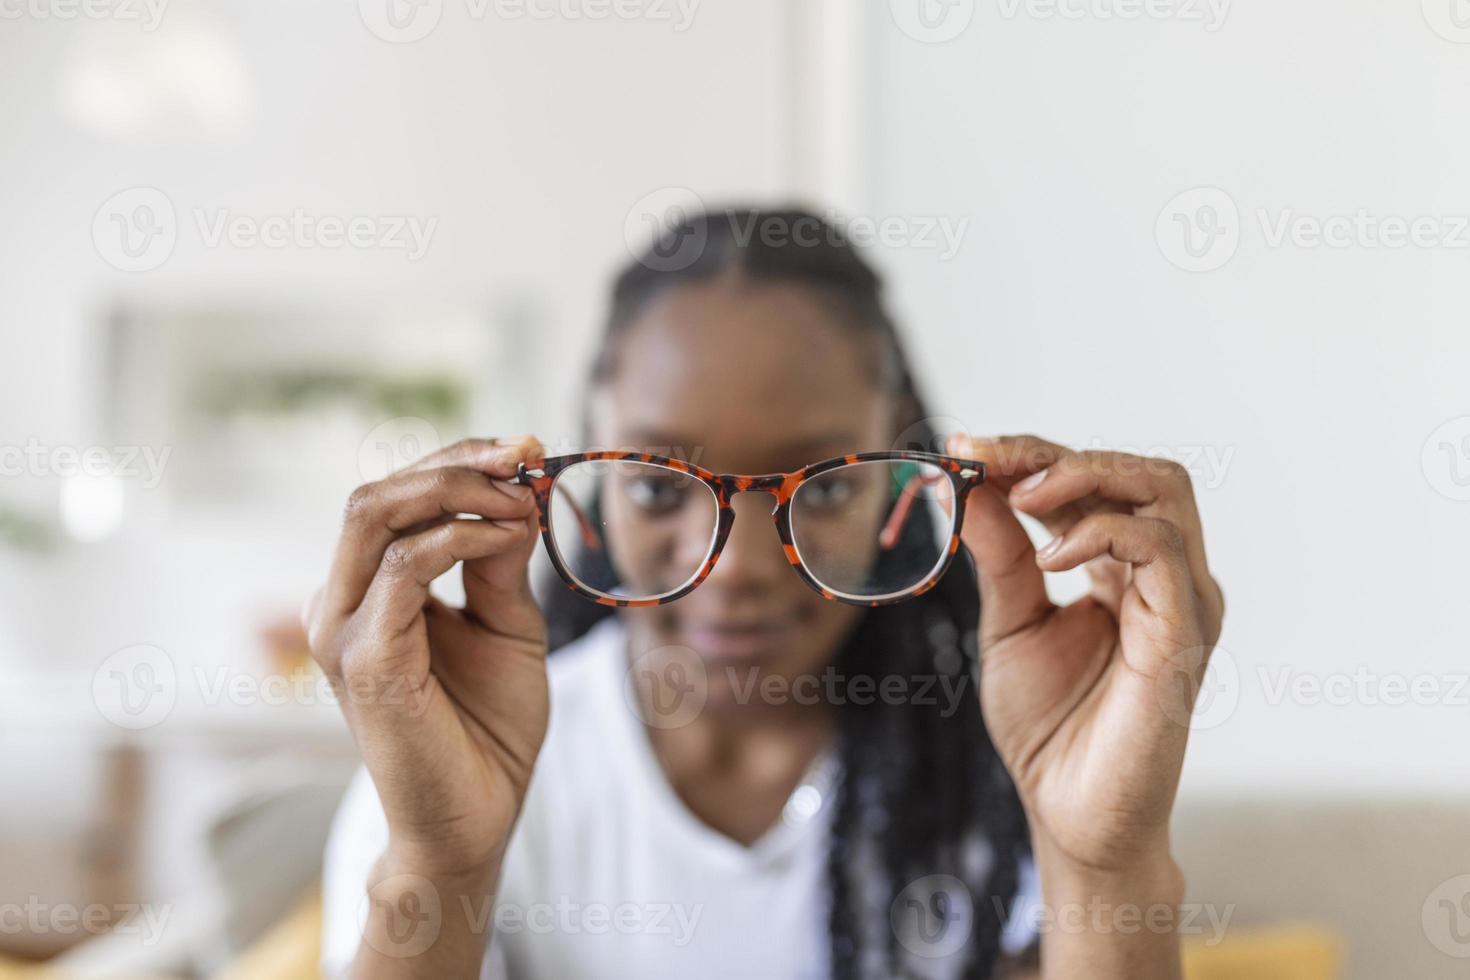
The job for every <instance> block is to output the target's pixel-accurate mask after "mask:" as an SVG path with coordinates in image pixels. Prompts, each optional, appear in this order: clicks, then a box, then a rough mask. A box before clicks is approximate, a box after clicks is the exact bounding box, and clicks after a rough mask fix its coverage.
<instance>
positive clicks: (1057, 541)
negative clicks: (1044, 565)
mask: <svg viewBox="0 0 1470 980" xmlns="http://www.w3.org/2000/svg"><path fill="white" fill-rule="evenodd" d="M1061 547H1062V535H1060V534H1058V535H1057V536H1056V537H1054V538H1052V539H1051V540H1050V541H1048V542H1047V543H1046V544H1044V545H1042V546H1041V549H1040V550H1039V551H1037V552H1036V557H1037V558H1050V557H1051V556H1052V555H1054V554H1056V553H1057V552H1058V551H1059V550H1061Z"/></svg>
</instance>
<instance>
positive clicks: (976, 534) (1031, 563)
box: [960, 484, 1054, 651]
mask: <svg viewBox="0 0 1470 980" xmlns="http://www.w3.org/2000/svg"><path fill="white" fill-rule="evenodd" d="M960 537H961V538H962V539H963V540H964V542H965V547H967V548H969V549H970V554H971V555H973V556H974V558H975V565H976V569H977V573H978V577H979V579H980V648H981V650H982V651H983V650H984V649H985V648H986V646H988V645H989V644H991V643H994V642H996V641H997V640H1001V639H1004V638H1005V637H1007V636H1010V635H1012V634H1014V633H1018V632H1020V631H1021V630H1024V629H1026V628H1027V627H1029V626H1032V625H1033V624H1035V623H1038V622H1040V621H1041V620H1043V619H1045V618H1046V616H1047V614H1048V613H1050V612H1051V610H1052V609H1053V608H1054V607H1053V606H1052V603H1051V600H1050V599H1048V598H1047V595H1046V581H1045V578H1044V577H1043V576H1042V574H1041V569H1040V568H1038V567H1037V564H1036V551H1035V549H1034V548H1032V546H1031V536H1030V535H1028V534H1027V533H1026V529H1025V528H1024V527H1022V526H1021V522H1020V521H1019V520H1017V519H1016V514H1015V512H1014V511H1013V510H1011V507H1010V505H1009V504H1007V503H1006V501H1005V498H1004V497H1002V496H1001V495H1000V493H999V492H997V491H996V490H995V489H993V488H991V487H988V486H986V485H984V484H981V485H980V486H978V487H976V488H975V489H974V490H971V491H970V495H969V497H968V498H966V501H965V523H964V526H963V527H961V528H960Z"/></svg>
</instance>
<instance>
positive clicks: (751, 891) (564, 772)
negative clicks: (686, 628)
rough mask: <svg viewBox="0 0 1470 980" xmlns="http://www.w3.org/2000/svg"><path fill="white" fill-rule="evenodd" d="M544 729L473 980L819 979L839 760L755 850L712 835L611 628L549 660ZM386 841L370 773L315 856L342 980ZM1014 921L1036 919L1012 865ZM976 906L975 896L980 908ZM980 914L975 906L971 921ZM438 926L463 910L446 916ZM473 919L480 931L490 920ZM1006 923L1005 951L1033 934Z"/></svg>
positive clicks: (815, 778) (1025, 882)
mask: <svg viewBox="0 0 1470 980" xmlns="http://www.w3.org/2000/svg"><path fill="white" fill-rule="evenodd" d="M549 665H550V666H549V671H550V684H551V704H552V710H551V724H550V727H549V730H548V732H547V738H546V743H545V745H544V746H543V748H542V751H541V755H540V757H539V759H538V760H537V763H536V771H535V774H534V776H533V778H532V780H531V785H530V789H529V792H528V794H527V797H526V801H525V806H524V808H523V809H522V812H521V816H520V820H519V822H518V823H517V825H516V830H515V832H514V834H513V836H512V839H511V843H510V847H509V850H508V852H507V854H506V860H505V864H504V867H503V868H502V878H501V887H500V891H499V894H498V896H497V907H496V910H495V912H494V918H493V931H491V932H489V933H487V934H488V935H489V936H490V937H491V938H490V942H489V947H488V949H487V951H486V956H485V960H484V968H483V970H482V977H483V978H485V980H492V978H502V977H513V978H515V980H566V978H573V977H575V978H590V977H608V978H616V980H624V978H627V977H639V978H640V980H665V978H667V980H676V978H677V980H685V978H688V977H691V976H697V977H703V978H708V980H720V978H725V977H729V978H739V980H745V978H747V977H761V978H763V980H781V978H790V980H816V978H821V977H826V976H828V975H829V974H830V970H829V968H828V964H829V943H830V939H829V936H828V924H827V901H828V899H827V891H828V882H827V841H828V834H829V831H830V821H831V811H832V809H833V807H832V806H831V804H830V799H831V796H832V793H831V792H830V791H831V788H832V786H833V783H834V780H835V778H836V776H837V769H838V763H837V761H836V759H835V758H834V757H833V756H831V755H830V754H829V755H824V756H823V757H822V758H820V759H819V760H818V761H817V763H816V764H815V765H814V766H813V768H812V770H811V772H810V773H809V774H808V776H807V778H806V779H805V780H804V781H803V783H802V785H801V786H800V787H799V788H798V789H797V790H796V791H795V792H793V794H792V796H791V799H790V801H789V802H788V803H787V805H786V808H785V811H784V812H783V815H782V818H781V820H779V821H778V822H777V824H776V825H775V826H774V827H772V828H771V829H770V830H769V831H767V832H766V834H765V835H764V836H763V837H761V838H760V839H759V840H757V841H756V842H755V843H754V844H752V845H750V846H748V847H747V846H745V845H742V844H740V843H738V842H736V841H733V840H731V839H730V838H727V837H725V836H723V835H722V834H720V833H719V832H717V831H715V830H713V829H711V828H710V827H709V826H707V825H706V824H704V823H703V822H702V821H701V820H699V819H698V818H697V817H696V816H694V814H693V813H691V812H690V811H689V810H688V808H687V807H685V806H684V804H683V802H682V801H681V800H680V799H679V798H678V796H677V794H675V793H674V791H673V789H672V787H670V786H669V784H668V781H667V780H666V779H665V778H664V775H663V772H662V770H661V769H660V767H659V764H658V760H657V759H656V758H655V756H654V755H653V750H652V748H651V746H650V745H649V742H648V738H647V734H646V732H645V731H644V728H643V724H642V722H641V721H640V720H639V718H638V716H637V715H636V713H635V711H634V710H633V708H632V706H631V704H630V702H629V701H628V700H626V698H629V697H632V693H631V689H630V688H628V687H627V686H626V660H625V656H624V642H623V632H622V629H621V627H620V625H619V624H618V622H617V619H616V617H609V618H608V619H606V620H604V621H603V622H601V623H599V624H598V625H597V626H596V627H594V628H593V629H592V630H591V631H590V632H589V633H588V634H587V635H586V636H584V637H582V638H581V639H580V640H578V641H576V642H575V643H573V644H571V645H569V646H568V647H567V648H566V649H565V650H562V651H560V652H558V653H557V654H555V655H554V656H553V657H551V658H550V661H549ZM387 841H388V830H387V823H386V821H385V820H384V817H383V812H382V807H381V805H380V804H379V802H378V798H377V794H376V791H375V789H374V787H373V784H372V781H371V779H369V778H368V775H367V773H366V771H362V772H359V773H358V774H357V777H356V778H355V779H354V780H353V783H352V785H351V787H350V788H349V789H348V791H347V794H346V796H345V798H344V799H343V801H342V805H341V808H340V809H339V810H338V812H337V816H336V819H335V821H334V823H333V827H332V834H331V839H330V840H329V841H328V844H327V853H326V865H325V871H324V882H323V900H324V911H325V924H324V935H323V945H322V970H323V973H324V975H326V976H328V977H337V976H342V975H344V974H345V973H346V972H347V969H348V967H349V966H350V965H351V963H352V960H353V957H354V956H355V955H356V952H357V947H358V945H359V943H360V941H361V936H362V921H363V919H362V916H363V915H364V913H365V910H366V884H367V880H368V876H369V874H370V872H371V870H372V868H373V865H374V863H375V862H376V861H377V859H378V857H379V855H381V853H382V852H383V849H384V847H385V846H386V845H387ZM1022 872H1023V873H1022V876H1021V894H1020V896H1019V897H1018V899H1017V902H1016V904H1015V905H1014V906H1013V908H1015V909H1018V910H1021V909H1027V908H1031V907H1034V906H1035V904H1036V902H1037V901H1038V899H1037V897H1036V893H1037V882H1036V876H1035V873H1034V869H1033V868H1031V866H1030V865H1029V864H1028V865H1026V866H1025V867H1024V868H1023V869H1022ZM979 903H980V899H979V898H978V897H977V898H976V905H977V906H978V905H979ZM976 911H979V909H978V908H977V910H976ZM444 914H446V915H448V914H467V913H466V910H464V909H462V908H459V909H456V908H453V907H447V908H446V909H445V910H444ZM468 914H472V915H474V916H475V921H477V922H483V921H485V919H486V918H487V917H488V915H487V910H486V909H484V908H481V909H477V910H475V909H472V910H469V912H468ZM1033 921H1034V920H1033V918H1032V917H1030V916H1028V915H1013V916H1011V917H1010V919H1009V921H1008V924H1007V928H1006V932H1005V935H1004V946H1005V948H1006V949H1007V950H1008V951H1011V952H1015V951H1018V950H1021V949H1024V948H1025V947H1026V946H1027V945H1028V944H1029V943H1030V942H1031V941H1032V939H1033V938H1034V930H1033V926H1032V922H1033Z"/></svg>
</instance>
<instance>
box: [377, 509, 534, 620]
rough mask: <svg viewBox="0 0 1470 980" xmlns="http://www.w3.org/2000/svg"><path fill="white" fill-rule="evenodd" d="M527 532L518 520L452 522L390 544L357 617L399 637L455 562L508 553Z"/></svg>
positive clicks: (523, 522)
mask: <svg viewBox="0 0 1470 980" xmlns="http://www.w3.org/2000/svg"><path fill="white" fill-rule="evenodd" d="M528 526H529V525H528V523H527V522H526V521H523V520H518V521H481V520H455V521H450V522H448V523H446V524H441V525H439V526H438V527H435V528H432V529H430V530H428V531H422V532H420V533H418V534H412V535H408V536H406V537H402V538H398V539H396V540H395V541H393V543H392V544H390V545H388V547H387V549H386V550H385V551H384V552H383V559H382V562H381V564H380V565H379V568H378V573H377V575H375V576H374V577H373V583H372V585H371V586H369V588H368V591H367V595H366V596H365V597H364V599H363V603H362V608H361V610H360V612H364V613H366V614H367V615H368V616H370V617H372V623H373V626H374V627H375V628H376V629H377V630H380V631H382V632H383V635H387V636H393V635H396V634H398V633H401V632H403V631H404V630H406V629H407V628H408V627H409V626H411V625H412V624H413V622H414V620H415V619H417V618H418V616H419V614H420V613H421V612H422V611H423V609H424V604H425V603H426V602H427V601H428V598H429V586H430V584H431V583H433V581H434V579H436V578H438V577H439V576H440V575H443V574H444V573H445V572H447V571H449V570H450V569H451V568H453V567H454V566H455V564H456V563H458V562H461V561H473V560H475V559H477V558H484V557H486V556H488V555H494V554H500V553H504V552H506V551H509V550H512V549H514V548H515V546H516V545H517V544H518V543H520V542H522V541H524V540H525V538H526V537H527V534H528V532H527V527H528Z"/></svg>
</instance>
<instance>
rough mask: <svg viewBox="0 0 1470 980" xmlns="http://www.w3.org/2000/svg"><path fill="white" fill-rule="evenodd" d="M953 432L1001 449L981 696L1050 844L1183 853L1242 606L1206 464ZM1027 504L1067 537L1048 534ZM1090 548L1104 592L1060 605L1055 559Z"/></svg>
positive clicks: (1127, 856) (1121, 864) (979, 454)
mask: <svg viewBox="0 0 1470 980" xmlns="http://www.w3.org/2000/svg"><path fill="white" fill-rule="evenodd" d="M949 448H950V451H951V452H952V453H953V454H955V455H958V456H964V457H967V458H971V459H978V460H983V461H984V462H985V463H986V464H987V476H986V482H985V483H984V484H983V485H982V486H980V487H979V488H977V489H976V490H975V491H974V492H973V493H972V494H971V495H970V498H969V500H968V503H967V506H966V515H965V525H964V528H963V537H964V541H965V544H966V545H967V546H968V547H969V549H970V551H971V553H972V554H973V555H974V556H975V560H976V563H977V564H978V566H979V577H980V592H981V602H982V606H981V619H980V649H981V682H980V693H981V701H982V705H983V711H984V715H985V723H986V726H987V728H988V729H989V731H990V735H991V738H992V740H993V741H994V743H995V745H996V748H997V749H998V751H999V752H1000V754H1001V757H1002V758H1003V759H1004V761H1005V763H1006V766H1007V768H1008V769H1009V770H1010V773H1011V776H1012V778H1013V779H1014V780H1015V782H1016V786H1017V789H1018V791H1019V793H1020V795H1021V799H1022V802H1023V803H1024V804H1025V807H1026V810H1027V813H1028V816H1029V817H1030V819H1031V823H1032V838H1033V842H1034V843H1036V845H1037V851H1038V859H1039V861H1041V862H1042V863H1043V864H1044V863H1045V862H1047V861H1050V862H1051V863H1052V864H1056V863H1059V862H1060V863H1061V864H1063V865H1065V866H1066V867H1067V868H1070V869H1077V870H1079V871H1080V872H1081V873H1086V874H1089V875H1092V876H1093V877H1094V878H1097V877H1098V876H1103V877H1106V876H1108V875H1115V876H1118V877H1120V878H1121V877H1124V876H1127V875H1130V874H1136V873H1138V872H1139V871H1140V869H1149V868H1159V867H1162V866H1169V867H1172V857H1171V855H1170V852H1169V815H1170V811H1171V810H1172V808H1173V804H1174V795H1175V790H1176V788H1177V786H1178V782H1179V773H1180V767H1181V766H1182V764H1183V761H1184V748H1185V742H1186V739H1187V736H1188V734H1189V713H1190V711H1191V710H1192V709H1193V706H1194V700H1195V695H1196V694H1197V692H1198V688H1199V683H1200V680H1201V678H1202V676H1203V673H1204V670H1205V667H1206V664H1207V662H1208V657H1209V652H1210V650H1211V649H1212V648H1213V647H1214V644H1215V641H1216V639H1217V638H1218V637H1219V635H1220V622H1221V619H1222V617H1223V615H1224V599H1223V596H1222V594H1221V592H1220V586H1219V585H1218V584H1217V583H1216V582H1215V580H1214V578H1213V577H1212V576H1211V575H1210V571H1209V567H1208V566H1207V565H1206V562H1205V545H1204V537H1203V533H1202V531H1201V527H1200V518H1199V512H1198V510H1197V509H1196V507H1195V501H1194V492H1193V488H1192V486H1191V483H1190V479H1189V474H1188V473H1187V472H1186V471H1185V470H1184V468H1183V467H1181V466H1179V465H1178V464H1176V463H1173V462H1170V461H1167V460H1162V459H1148V458H1144V457H1140V456H1133V455H1129V454H1126V453H1115V452H1074V451H1071V450H1068V449H1066V448H1064V447H1062V446H1058V445H1055V444H1053V443H1050V442H1046V441H1045V440H1042V439H1038V438H1035V437H1031V436H1019V437H1008V438H1001V439H973V440H971V439H966V438H965V437H957V438H956V439H954V440H952V441H951V444H950V447H949ZM1016 511H1020V512H1021V513H1024V514H1029V515H1031V516H1033V517H1035V518H1037V519H1038V520H1040V521H1041V522H1042V524H1044V525H1045V527H1046V528H1047V530H1048V531H1049V532H1050V533H1051V534H1052V535H1053V538H1052V540H1051V541H1050V542H1049V543H1048V544H1046V545H1043V546H1042V547H1041V548H1040V549H1035V548H1033V546H1032V543H1031V539H1030V536H1029V535H1028V534H1027V533H1026V530H1025V528H1023V527H1022V526H1021V523H1020V521H1019V520H1018V519H1017V516H1016ZM1079 565H1085V566H1086V567H1087V570H1088V572H1089V574H1090V577H1091V580H1092V589H1091V592H1090V594H1089V595H1087V596H1086V597H1084V598H1082V599H1079V600H1077V601H1076V602H1073V603H1071V604H1070V605H1066V606H1057V605H1054V604H1053V603H1052V602H1051V601H1050V599H1049V598H1048V597H1047V592H1046V585H1045V583H1044V581H1043V572H1060V571H1065V570H1067V569H1070V568H1076V567H1077V566H1079ZM1053 870H1054V869H1053ZM1046 871H1047V869H1046V868H1045V867H1043V876H1044V877H1045V875H1046Z"/></svg>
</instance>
